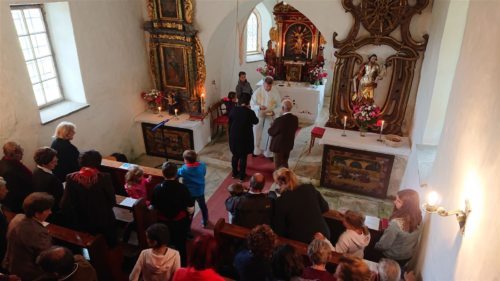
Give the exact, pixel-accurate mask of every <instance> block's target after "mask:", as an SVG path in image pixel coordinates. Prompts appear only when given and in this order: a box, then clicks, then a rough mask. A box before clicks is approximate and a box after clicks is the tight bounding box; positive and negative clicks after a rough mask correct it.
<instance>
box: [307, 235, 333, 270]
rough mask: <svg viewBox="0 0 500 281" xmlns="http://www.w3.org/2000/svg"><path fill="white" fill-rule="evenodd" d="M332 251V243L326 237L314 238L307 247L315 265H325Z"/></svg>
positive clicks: (308, 254)
mask: <svg viewBox="0 0 500 281" xmlns="http://www.w3.org/2000/svg"><path fill="white" fill-rule="evenodd" d="M331 252H332V249H331V248H330V245H329V244H328V242H326V241H325V240H324V239H314V240H313V241H312V242H311V243H310V244H309V246H308V247H307V256H309V259H310V260H311V262H312V264H313V265H325V264H326V263H327V262H328V260H329V259H330V254H331Z"/></svg>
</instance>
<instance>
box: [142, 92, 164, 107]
mask: <svg viewBox="0 0 500 281" xmlns="http://www.w3.org/2000/svg"><path fill="white" fill-rule="evenodd" d="M141 98H143V99H144V100H145V101H146V102H147V103H148V107H149V108H150V109H156V108H157V107H159V106H162V102H163V99H164V94H163V92H161V91H158V90H156V89H152V90H151V91H149V92H148V93H146V92H142V93H141Z"/></svg>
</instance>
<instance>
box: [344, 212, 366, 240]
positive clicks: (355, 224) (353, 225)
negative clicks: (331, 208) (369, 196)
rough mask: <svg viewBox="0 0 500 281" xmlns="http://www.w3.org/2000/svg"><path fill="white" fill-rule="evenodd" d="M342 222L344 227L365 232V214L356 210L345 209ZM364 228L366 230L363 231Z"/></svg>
mask: <svg viewBox="0 0 500 281" xmlns="http://www.w3.org/2000/svg"><path fill="white" fill-rule="evenodd" d="M342 224H343V225H344V227H345V228H346V229H352V230H356V231H362V232H364V233H365V234H367V233H366V231H367V229H366V227H365V216H364V215H363V214H361V213H358V212H356V211H351V210H347V211H346V212H345V214H344V218H343V220H342ZM365 230H366V231H365Z"/></svg>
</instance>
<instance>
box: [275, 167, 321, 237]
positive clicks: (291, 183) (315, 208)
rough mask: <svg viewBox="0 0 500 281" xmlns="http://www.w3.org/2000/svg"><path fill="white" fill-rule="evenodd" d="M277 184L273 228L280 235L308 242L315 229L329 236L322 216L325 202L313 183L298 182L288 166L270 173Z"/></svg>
mask: <svg viewBox="0 0 500 281" xmlns="http://www.w3.org/2000/svg"><path fill="white" fill-rule="evenodd" d="M273 177H274V182H275V183H276V184H277V185H278V186H279V189H278V192H279V193H280V194H281V196H280V197H278V198H276V202H275V208H274V216H273V226H274V227H273V228H274V231H276V233H277V234H278V235H280V236H284V237H286V238H290V239H293V240H297V241H301V242H304V243H309V242H311V240H312V239H313V236H314V234H315V233H316V232H321V233H322V234H323V235H324V236H325V237H327V238H328V237H330V230H329V229H328V225H327V224H326V221H325V219H324V218H323V215H322V214H323V213H325V212H327V211H328V209H329V208H328V203H327V202H326V201H325V199H324V198H323V196H321V193H319V191H317V190H316V188H314V186H313V185H312V184H309V183H308V184H299V181H298V179H297V176H296V175H295V173H294V172H292V171H291V170H290V169H288V168H280V169H278V170H276V171H275V172H274V174H273Z"/></svg>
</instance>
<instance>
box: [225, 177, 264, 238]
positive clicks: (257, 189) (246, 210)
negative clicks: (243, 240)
mask: <svg viewBox="0 0 500 281" xmlns="http://www.w3.org/2000/svg"><path fill="white" fill-rule="evenodd" d="M265 183H266V179H265V178H264V175H262V174H261V173H255V174H254V175H253V176H252V177H251V178H250V186H249V187H250V190H249V191H248V192H247V193H245V194H244V195H242V196H241V198H240V199H239V201H238V203H237V204H236V206H235V209H234V216H233V224H235V225H239V226H243V227H246V228H254V227H255V226H257V225H260V224H267V225H271V216H272V208H271V207H272V201H271V199H270V198H269V197H268V195H267V194H266V193H263V192H262V190H263V189H264V185H265Z"/></svg>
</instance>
